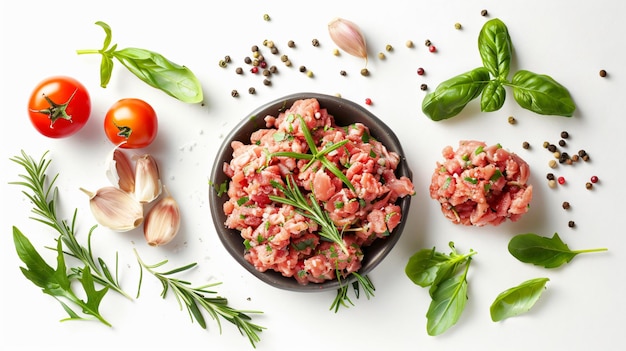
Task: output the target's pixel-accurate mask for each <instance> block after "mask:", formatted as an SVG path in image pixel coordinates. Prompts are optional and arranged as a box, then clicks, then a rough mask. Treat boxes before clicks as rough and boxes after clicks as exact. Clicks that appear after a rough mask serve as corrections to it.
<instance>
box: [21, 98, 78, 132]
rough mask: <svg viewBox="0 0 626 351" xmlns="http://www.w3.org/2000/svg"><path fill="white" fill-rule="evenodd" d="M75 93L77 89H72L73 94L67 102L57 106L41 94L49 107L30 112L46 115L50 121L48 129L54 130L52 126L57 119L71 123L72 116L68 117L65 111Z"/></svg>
mask: <svg viewBox="0 0 626 351" xmlns="http://www.w3.org/2000/svg"><path fill="white" fill-rule="evenodd" d="M77 91H78V89H74V92H73V93H72V95H71V96H70V97H69V99H67V101H66V102H64V103H62V104H57V103H56V102H54V101H52V99H50V98H49V97H48V95H46V94H42V95H43V97H44V99H46V101H47V102H48V104H50V107H48V108H45V109H42V110H33V109H31V111H32V112H38V113H42V114H45V115H48V118H49V119H50V128H54V127H53V124H54V122H56V121H57V119H59V118H62V119H65V120H68V121H70V123H73V121H72V116H71V115H68V114H67V111H66V110H67V106H68V105H69V104H70V101H72V99H73V98H74V95H75V94H76V92H77Z"/></svg>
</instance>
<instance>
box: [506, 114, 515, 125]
mask: <svg viewBox="0 0 626 351" xmlns="http://www.w3.org/2000/svg"><path fill="white" fill-rule="evenodd" d="M508 121H509V124H515V122H516V120H515V117H513V116H509V118H508Z"/></svg>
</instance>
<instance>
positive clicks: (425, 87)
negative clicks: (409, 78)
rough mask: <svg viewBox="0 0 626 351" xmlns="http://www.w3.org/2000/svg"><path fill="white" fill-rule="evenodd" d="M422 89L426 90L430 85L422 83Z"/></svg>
mask: <svg viewBox="0 0 626 351" xmlns="http://www.w3.org/2000/svg"><path fill="white" fill-rule="evenodd" d="M420 89H422V90H426V89H428V85H426V84H422V85H420Z"/></svg>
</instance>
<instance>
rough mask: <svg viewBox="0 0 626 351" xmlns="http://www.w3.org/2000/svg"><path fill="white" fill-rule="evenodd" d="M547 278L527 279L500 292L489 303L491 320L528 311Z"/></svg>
mask: <svg viewBox="0 0 626 351" xmlns="http://www.w3.org/2000/svg"><path fill="white" fill-rule="evenodd" d="M549 280H550V279H548V278H535V279H530V280H527V281H525V282H523V283H521V284H520V285H518V286H516V287H513V288H510V289H507V290H505V291H503V292H502V293H500V294H499V295H498V296H497V297H496V299H495V300H494V301H493V303H492V304H491V307H490V308H489V312H490V314H491V320H492V321H494V322H498V321H501V320H504V319H506V318H509V317H514V316H517V315H520V314H522V313H526V312H528V311H529V310H530V309H531V308H532V307H533V306H534V305H535V303H536V302H537V300H539V297H541V294H542V293H543V291H544V288H545V286H546V283H547V282H548V281H549Z"/></svg>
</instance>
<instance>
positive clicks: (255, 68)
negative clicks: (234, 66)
mask: <svg viewBox="0 0 626 351" xmlns="http://www.w3.org/2000/svg"><path fill="white" fill-rule="evenodd" d="M250 72H252V73H254V74H256V73H258V72H259V67H257V66H254V67H252V68H250Z"/></svg>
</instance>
